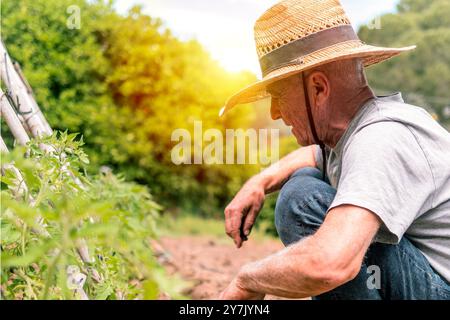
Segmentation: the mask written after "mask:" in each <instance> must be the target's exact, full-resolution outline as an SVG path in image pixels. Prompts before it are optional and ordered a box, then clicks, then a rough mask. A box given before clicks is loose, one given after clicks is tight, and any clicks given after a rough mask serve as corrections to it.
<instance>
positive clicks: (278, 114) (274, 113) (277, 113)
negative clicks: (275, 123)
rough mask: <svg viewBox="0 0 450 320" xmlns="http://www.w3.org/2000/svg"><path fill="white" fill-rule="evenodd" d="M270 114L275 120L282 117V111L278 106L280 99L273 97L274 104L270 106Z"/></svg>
mask: <svg viewBox="0 0 450 320" xmlns="http://www.w3.org/2000/svg"><path fill="white" fill-rule="evenodd" d="M270 114H271V116H272V119H273V120H279V119H281V112H280V108H279V106H278V99H274V98H272V105H271V107H270Z"/></svg>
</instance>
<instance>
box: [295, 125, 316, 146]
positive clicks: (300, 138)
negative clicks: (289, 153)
mask: <svg viewBox="0 0 450 320" xmlns="http://www.w3.org/2000/svg"><path fill="white" fill-rule="evenodd" d="M292 135H293V136H294V137H295V139H296V140H297V143H298V144H299V145H300V146H302V147H307V146H310V145H313V144H314V143H313V142H312V141H309V139H307V138H305V137H304V136H301V135H299V134H298V132H297V131H296V130H295V128H293V129H292Z"/></svg>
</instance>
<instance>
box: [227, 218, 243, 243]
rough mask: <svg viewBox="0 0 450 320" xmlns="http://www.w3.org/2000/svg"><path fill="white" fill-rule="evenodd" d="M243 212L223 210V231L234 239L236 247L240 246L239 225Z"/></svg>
mask: <svg viewBox="0 0 450 320" xmlns="http://www.w3.org/2000/svg"><path fill="white" fill-rule="evenodd" d="M242 218H243V213H242V211H240V210H232V209H226V210H225V231H226V233H227V235H228V236H229V237H230V238H232V239H233V240H234V243H235V244H236V247H238V248H240V247H241V246H242V238H241V231H240V230H241V225H242Z"/></svg>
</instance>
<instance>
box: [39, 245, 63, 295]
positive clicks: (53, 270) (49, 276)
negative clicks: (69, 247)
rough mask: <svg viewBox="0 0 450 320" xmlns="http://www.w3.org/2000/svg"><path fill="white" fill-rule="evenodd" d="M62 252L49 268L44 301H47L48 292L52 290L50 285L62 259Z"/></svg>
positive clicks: (60, 251)
mask: <svg viewBox="0 0 450 320" xmlns="http://www.w3.org/2000/svg"><path fill="white" fill-rule="evenodd" d="M61 255H62V250H59V252H58V254H57V255H56V257H55V259H54V260H53V262H52V264H51V265H50V266H49V268H48V274H47V280H46V281H45V287H44V293H43V295H42V300H47V296H48V291H49V289H50V284H51V281H52V278H53V273H54V272H55V269H56V265H57V263H58V261H59V259H60V258H61Z"/></svg>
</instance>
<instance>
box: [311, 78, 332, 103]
mask: <svg viewBox="0 0 450 320" xmlns="http://www.w3.org/2000/svg"><path fill="white" fill-rule="evenodd" d="M330 85H331V83H330V80H329V79H328V77H327V76H326V75H325V73H323V72H321V71H314V72H312V73H311V75H310V76H309V89H310V92H311V93H312V94H311V100H312V101H313V102H314V105H315V106H318V107H321V106H324V105H325V104H326V103H327V101H328V99H329V97H330V90H331V87H330Z"/></svg>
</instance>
